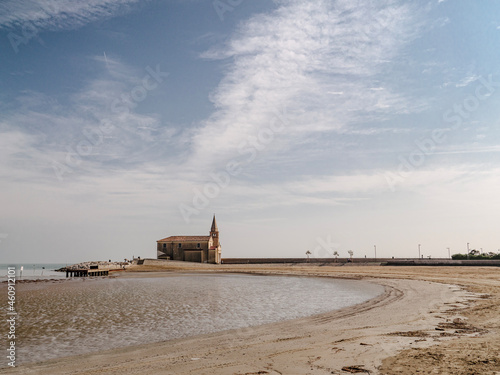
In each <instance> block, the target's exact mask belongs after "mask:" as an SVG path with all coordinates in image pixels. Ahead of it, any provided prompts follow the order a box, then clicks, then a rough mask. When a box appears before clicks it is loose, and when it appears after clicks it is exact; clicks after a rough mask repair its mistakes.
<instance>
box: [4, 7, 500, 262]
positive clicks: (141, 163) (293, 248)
mask: <svg viewBox="0 0 500 375" xmlns="http://www.w3.org/2000/svg"><path fill="white" fill-rule="evenodd" d="M499 46H500V4H498V2H495V1H484V2H481V3H476V2H471V1H460V0H447V1H446V0H445V1H443V0H439V1H437V0H435V1H415V2H404V1H395V0H387V1H347V0H346V1H321V0H318V1H314V2H309V1H308V2H306V1H298V0H277V1H271V0H252V1H250V0H231V1H230V0H221V1H201V0H199V1H197V0H191V1H180V0H165V1H141V2H139V1H135V0H99V1H98V0H92V1H87V2H85V3H79V2H73V1H69V0H61V1H57V2H56V1H49V0H31V1H23V2H17V1H10V0H7V1H4V2H2V3H1V4H0V51H1V57H0V64H1V69H0V160H1V161H0V187H1V192H2V194H1V195H0V204H1V207H2V215H1V216H0V241H1V242H0V254H1V257H2V262H42V261H46V262H68V263H72V262H78V261H84V260H94V259H115V260H119V259H123V258H130V257H131V256H132V255H135V256H142V257H155V256H156V251H155V241H156V240H158V239H161V238H164V237H166V236H169V235H177V234H208V231H209V229H210V223H211V217H212V215H213V213H216V215H217V220H218V223H219V229H220V230H221V242H222V245H223V257H253V256H255V257H266V256H268V257H300V256H304V254H305V252H306V251H307V250H310V251H311V252H312V253H313V256H316V257H325V256H331V255H332V253H333V251H338V252H339V253H340V255H341V256H347V251H348V250H353V251H354V256H361V257H363V256H365V255H367V256H372V255H373V252H374V245H376V246H377V255H378V256H379V257H391V256H395V257H416V256H417V255H418V244H421V253H422V254H423V255H424V256H429V255H430V256H432V257H446V256H447V255H448V250H447V248H450V249H451V252H452V253H456V252H464V250H465V249H466V244H467V243H470V247H471V248H476V249H480V248H482V249H483V251H494V252H497V251H498V249H500V238H499V237H498V234H497V233H498V230H497V222H498V213H499V212H500V199H499V196H498V191H499V187H500V177H499V172H500V163H499V162H500V160H499V151H500V147H499V144H498V141H499V136H500V132H499V130H498V129H499V126H498V125H499V118H500V117H499V112H500V105H499V101H500V65H499V64H498V62H499V61H500V48H498V47H499Z"/></svg>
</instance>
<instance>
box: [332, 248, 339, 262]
mask: <svg viewBox="0 0 500 375" xmlns="http://www.w3.org/2000/svg"><path fill="white" fill-rule="evenodd" d="M333 256H334V257H335V263H337V257H338V256H339V252H338V251H337V250H335V251H334V252H333Z"/></svg>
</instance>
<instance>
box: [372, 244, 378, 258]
mask: <svg viewBox="0 0 500 375" xmlns="http://www.w3.org/2000/svg"><path fill="white" fill-rule="evenodd" d="M373 248H374V249H375V259H377V245H373Z"/></svg>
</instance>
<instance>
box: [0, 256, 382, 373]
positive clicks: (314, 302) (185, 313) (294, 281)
mask: <svg viewBox="0 0 500 375" xmlns="http://www.w3.org/2000/svg"><path fill="white" fill-rule="evenodd" d="M32 266H33V265H32ZM58 266H60V265H51V266H47V265H46V266H45V267H46V268H45V270H44V275H43V277H49V276H48V274H49V270H50V269H52V268H54V269H55V268H56V267H58ZM32 269H33V267H27V266H26V267H25V268H24V269H23V272H28V270H29V271H32ZM32 272H33V273H32V274H31V275H32V277H42V275H41V270H40V269H39V268H38V267H36V265H35V267H34V271H32ZM30 273H31V272H30ZM23 277H28V275H27V274H23ZM50 277H52V276H50ZM6 284H7V283H5V282H4V283H0V296H1V295H2V294H3V295H4V298H1V299H3V300H4V302H5V301H6V300H7V285H6ZM383 291H384V289H383V287H382V286H380V285H376V284H372V283H368V282H365V281H360V280H338V279H329V278H311V277H292V276H261V275H242V274H215V275H214V274H203V275H201V274H177V273H176V274H172V275H169V276H167V277H146V278H143V277H139V278H132V277H130V278H128V277H127V276H125V275H123V276H120V277H116V278H112V277H100V278H74V279H65V280H64V279H52V280H48V281H47V280H46V282H30V283H19V284H16V305H15V306H16V312H17V314H18V315H17V326H16V329H17V331H16V346H17V364H22V363H28V362H36V361H44V360H49V359H53V358H59V357H65V356H70V355H77V354H85V353H92V352H100V351H103V350H108V349H114V348H121V347H126V346H130V345H141V344H148V343H154V342H161V341H166V340H172V339H177V338H183V337H190V336H196V335H200V334H206V333H213V332H217V331H223V330H228V329H245V330H248V329H252V327H255V326H258V325H262V324H267V323H273V322H279V321H283V320H289V319H295V318H300V317H305V316H311V315H315V314H320V313H324V312H328V311H332V310H336V309H341V308H344V307H347V306H351V305H355V304H358V303H361V302H364V301H366V300H368V299H371V298H374V297H376V296H377V295H379V294H381V293H382V292H383ZM5 303H6V302H5ZM5 303H4V304H5ZM5 327H6V325H2V327H0V333H1V335H2V337H4V336H5V334H6V332H4V330H5V329H6V328H5ZM4 362H5V361H3V360H0V367H5V366H7V363H4Z"/></svg>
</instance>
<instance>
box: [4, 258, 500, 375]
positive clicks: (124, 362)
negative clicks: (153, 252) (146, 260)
mask: <svg viewBox="0 0 500 375" xmlns="http://www.w3.org/2000/svg"><path fill="white" fill-rule="evenodd" d="M172 272H183V273H185V272H189V273H193V272H194V273H196V272H201V273H212V272H217V273H218V272H229V273H250V274H261V275H266V274H269V275H290V276H292V275H293V276H301V277H304V276H307V277H335V278H344V279H363V280H367V281H370V282H374V283H378V284H380V285H383V286H384V287H385V293H383V294H382V295H381V296H379V297H377V298H375V299H373V300H371V301H367V302H365V303H362V304H360V305H356V306H353V307H349V308H346V309H343V310H337V311H333V312H330V313H325V314H321V315H317V316H312V317H307V318H301V319H296V320H291V321H284V322H279V323H273V324H269V325H265V326H259V327H252V328H247V329H241V330H231V331H224V332H219V333H214V334H208V335H202V336H196V337H190V338H185V339H179V340H171V341H166V342H162V343H152V344H148V345H142V346H136V347H126V348H121V349H115V350H110V351H106V352H99V353H95V354H87V355H81V356H75V357H65V358H60V359H56V360H51V361H47V362H41V363H35V364H28V365H25V366H20V367H18V368H15V369H9V370H7V369H2V370H0V374H4V373H5V374H7V373H9V374H29V373H32V374H68V373H72V374H101V373H103V374H145V373H147V374H209V373H213V374H222V375H224V374H241V375H243V374H248V375H249V374H348V373H354V372H356V371H358V372H359V371H365V373H370V374H387V375H393V374H421V373H436V374H458V375H461V374H464V375H465V374H474V373H475V374H496V373H498V372H500V360H499V359H498V353H499V352H500V272H499V269H498V268H497V267H452V266H450V267H426V266H421V267H406V266H385V267H381V266H368V265H365V266H357V265H352V264H349V265H347V264H345V265H342V266H335V265H330V266H328V265H327V266H325V265H305V264H259V265H249V264H244V265H224V264H223V265H207V264H195V263H183V262H165V263H164V264H163V265H162V266H159V265H147V264H145V265H141V266H132V267H130V268H129V269H128V270H127V271H125V272H122V273H120V274H119V275H118V277H133V278H141V277H165V276H168V275H171V274H172ZM311 293H314V291H311Z"/></svg>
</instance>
